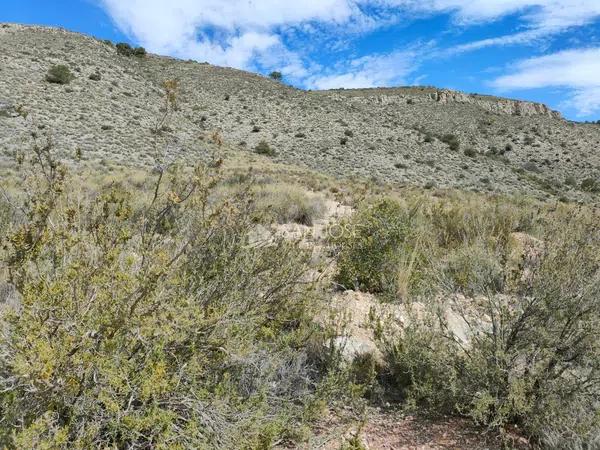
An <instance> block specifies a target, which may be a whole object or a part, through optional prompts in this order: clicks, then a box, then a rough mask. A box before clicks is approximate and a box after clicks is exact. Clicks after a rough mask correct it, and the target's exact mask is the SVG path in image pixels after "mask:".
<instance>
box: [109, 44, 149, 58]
mask: <svg viewBox="0 0 600 450" xmlns="http://www.w3.org/2000/svg"><path fill="white" fill-rule="evenodd" d="M115 47H116V49H117V53H118V54H119V55H122V56H137V57H139V58H143V57H144V56H146V49H145V48H144V47H135V48H134V47H132V46H131V45H129V44H128V43H126V42H119V43H118V44H117V45H116V46H115Z"/></svg>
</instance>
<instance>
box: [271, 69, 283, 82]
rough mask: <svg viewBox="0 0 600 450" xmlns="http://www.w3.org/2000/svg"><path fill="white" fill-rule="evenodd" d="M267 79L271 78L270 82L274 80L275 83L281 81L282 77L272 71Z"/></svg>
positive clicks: (279, 73)
mask: <svg viewBox="0 0 600 450" xmlns="http://www.w3.org/2000/svg"><path fill="white" fill-rule="evenodd" d="M269 78H271V79H272V80H275V81H281V80H282V78H283V75H282V74H281V72H278V71H273V72H271V73H270V74H269Z"/></svg>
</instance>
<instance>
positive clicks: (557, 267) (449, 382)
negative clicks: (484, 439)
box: [378, 206, 600, 448]
mask: <svg viewBox="0 0 600 450" xmlns="http://www.w3.org/2000/svg"><path fill="white" fill-rule="evenodd" d="M424 208H425V210H429V211H430V213H428V214H427V215H428V217H429V219H428V220H427V221H426V222H425V224H424V226H421V229H423V230H431V232H430V233H431V234H429V237H428V238H425V239H427V242H428V243H429V245H428V247H429V250H428V257H427V258H426V260H427V261H429V262H430V263H429V264H428V268H427V275H428V276H427V282H428V283H429V284H431V285H433V286H435V289H433V290H432V292H431V293H430V295H426V296H424V297H420V298H419V299H418V302H415V303H413V306H414V307H413V308H412V310H413V311H415V313H414V314H412V315H409V317H408V319H407V322H406V326H405V327H404V329H403V330H402V333H401V334H400V335H399V334H398V333H393V332H391V331H390V332H387V331H385V330H384V331H383V332H382V331H381V330H380V331H379V333H378V336H380V337H381V339H382V349H383V351H384V353H385V354H386V355H387V357H386V358H387V362H388V368H389V372H388V376H389V380H390V383H391V385H390V386H388V387H389V388H390V389H392V390H393V391H395V393H396V394H400V396H401V397H402V398H404V400H405V401H406V405H407V406H409V407H413V408H416V409H420V410H423V409H425V410H427V411H429V412H431V413H435V414H460V415H467V416H470V417H471V418H472V419H473V420H474V421H475V422H477V423H479V424H482V425H486V426H489V427H492V428H498V427H506V426H508V425H515V426H517V427H519V429H520V430H521V431H522V432H523V433H525V434H527V435H528V436H530V437H531V438H533V439H534V440H538V441H540V442H543V443H545V444H546V445H549V446H551V447H552V448H593V446H594V445H596V444H597V442H598V441H597V439H598V436H600V363H598V361H599V359H598V358H599V356H600V328H598V326H597V323H598V321H599V320H600V303H599V302H598V298H600V256H599V255H600V226H599V225H598V224H599V223H600V222H598V220H597V216H596V215H595V213H593V212H589V211H585V210H579V209H571V208H569V207H567V206H561V207H560V208H559V211H558V212H555V211H546V212H543V213H541V212H540V210H539V209H538V210H537V213H536V212H534V211H536V209H535V208H531V209H529V208H525V207H523V206H521V207H519V208H516V207H513V209H515V210H520V209H523V212H522V213H519V214H517V215H516V216H514V214H513V217H512V218H510V219H509V218H508V217H505V214H506V211H505V212H504V213H502V212H501V211H496V212H495V213H494V215H495V216H496V217H495V218H493V219H492V220H489V221H488V220H485V221H483V220H482V219H484V217H485V214H486V213H485V212H484V211H483V210H482V211H480V212H479V213H478V214H477V216H478V217H470V218H469V216H468V215H467V214H465V213H466V211H465V209H464V207H463V208H462V209H461V210H460V211H457V212H458V213H459V215H458V216H455V215H454V214H452V215H450V216H448V215H445V214H442V211H444V210H443V209H436V208H433V209H431V207H427V206H426V207H424ZM529 214H541V216H540V217H538V218H537V220H536V221H537V223H539V224H543V228H541V229H540V230H539V232H540V237H541V238H542V239H541V240H540V241H539V242H543V243H544V244H543V249H539V250H538V251H537V252H536V253H534V254H533V255H534V256H532V255H530V256H528V258H534V260H527V262H524V263H523V264H527V265H528V266H527V267H528V268H525V267H522V266H520V268H519V270H520V271H523V272H522V273H521V275H519V277H520V278H519V280H520V281H519V283H518V286H517V287H515V285H514V284H512V283H507V280H508V279H509V277H510V276H511V274H510V273H509V272H508V268H507V266H505V265H504V262H505V261H506V259H507V254H508V252H509V249H510V246H508V244H507V240H506V238H505V236H506V235H507V233H510V232H511V230H513V229H515V228H516V229H523V228H522V227H523V225H525V224H526V223H527V222H522V223H523V225H520V226H517V225H516V224H517V223H518V222H519V221H521V220H523V219H526V217H527V216H528V215H529ZM519 216H521V218H520V219H519ZM451 217H455V218H458V217H462V220H455V219H452V220H451V221H450V220H449V219H450V218H451ZM431 220H434V222H433V223H432V222H431ZM486 221H487V222H488V224H486V223H485V222H486ZM451 223H452V224H454V225H450V224H451ZM471 224H472V225H473V227H471ZM457 226H458V227H457ZM565 229H568V230H569V234H568V235H565V234H564V230H565ZM444 230H446V231H444ZM448 232H450V233H448ZM432 234H433V236H432ZM435 235H437V236H438V239H437V244H433V243H434V242H435V241H436V239H435V238H434V236H435ZM444 236H448V237H447V238H446V237H444ZM451 236H452V237H451ZM409 237H410V235H409ZM441 237H443V239H440V238H441ZM450 237H451V238H450ZM409 243H410V239H409ZM436 245H439V246H441V247H440V248H439V249H438V250H436V249H435V247H436ZM444 248H445V250H442V249H444ZM458 294H464V296H460V295H458ZM465 296H466V297H465ZM410 310H411V308H410V307H409V311H410ZM457 327H458V328H457ZM457 329H459V330H460V331H457ZM575 442H578V443H579V444H578V445H579V447H569V446H567V443H575Z"/></svg>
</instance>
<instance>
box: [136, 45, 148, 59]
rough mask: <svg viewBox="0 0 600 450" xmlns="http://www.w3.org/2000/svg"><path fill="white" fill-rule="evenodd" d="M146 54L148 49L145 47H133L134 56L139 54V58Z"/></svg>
mask: <svg viewBox="0 0 600 450" xmlns="http://www.w3.org/2000/svg"><path fill="white" fill-rule="evenodd" d="M146 54H147V53H146V49H145V48H144V47H136V48H134V49H133V56H137V57H138V58H143V57H144V56H146Z"/></svg>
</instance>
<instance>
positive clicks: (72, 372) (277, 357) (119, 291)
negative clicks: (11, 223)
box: [0, 146, 342, 449]
mask: <svg viewBox="0 0 600 450" xmlns="http://www.w3.org/2000/svg"><path fill="white" fill-rule="evenodd" d="M35 152H36V155H35V156H36V157H35V158H31V159H29V158H28V159H27V161H30V160H34V161H39V163H40V164H41V167H37V166H36V167H35V168H34V169H36V170H33V171H32V172H31V173H34V174H35V173H37V174H38V176H35V177H31V176H30V177H29V178H27V179H28V183H27V186H28V187H29V188H30V190H29V194H30V196H28V197H27V203H25V204H23V205H22V207H23V208H24V209H23V216H22V217H21V219H20V220H19V221H17V222H16V223H15V227H14V229H13V230H12V231H11V232H10V234H9V235H8V236H6V239H4V238H5V236H2V238H3V239H2V242H3V245H6V253H3V254H2V256H6V258H4V260H3V264H5V267H8V268H10V273H11V278H10V282H11V284H12V285H13V286H14V287H15V288H16V290H17V291H18V292H19V294H20V298H21V301H20V303H21V305H20V308H19V309H18V310H16V309H15V310H10V311H6V310H4V309H3V310H2V311H0V322H1V323H0V331H1V332H2V336H1V337H0V356H1V357H0V411H1V415H2V421H1V422H0V447H3V448H5V447H6V448H74V449H87V448H154V447H156V448H160V447H164V448H166V447H173V448H248V449H249V448H271V447H272V446H273V445H274V444H275V442H278V441H281V440H286V441H289V439H291V437H292V436H294V435H296V430H297V429H298V428H300V429H301V428H302V427H303V424H304V423H306V421H307V420H311V418H314V417H315V413H316V411H318V408H317V407H316V405H321V404H323V402H324V401H326V399H327V398H328V396H329V395H339V393H340V392H341V390H340V388H341V387H342V384H340V383H338V384H336V386H335V388H336V391H335V394H331V392H332V391H331V389H329V388H328V389H325V388H321V384H320V381H319V380H320V379H321V374H323V373H324V372H322V370H323V368H322V366H321V365H320V364H321V362H320V360H319V359H317V358H315V357H313V356H311V355H314V354H315V351H314V350H313V348H320V347H321V346H322V342H323V340H322V337H319V336H321V333H320V331H319V330H318V329H317V328H316V327H315V326H314V325H313V323H314V322H313V318H314V314H315V313H314V312H313V311H314V308H315V307H316V306H317V303H315V302H317V301H318V300H319V294H318V291H317V290H315V289H313V287H314V286H313V287H311V285H307V284H306V278H305V273H306V271H307V270H308V258H309V254H308V253H307V252H305V251H302V250H301V249H299V248H298V247H297V246H296V245H295V244H293V243H289V242H288V243H286V242H284V241H277V242H275V243H274V245H269V246H253V245H248V244H249V236H250V234H251V231H252V230H253V228H254V226H255V225H254V211H253V209H252V205H254V204H255V203H254V202H253V201H252V198H251V196H250V193H249V192H248V191H247V190H243V191H240V192H239V193H237V194H236V195H233V196H230V197H229V198H227V199H224V200H218V199H217V198H215V197H214V195H213V194H214V193H213V191H214V187H215V186H216V185H217V183H218V181H219V176H218V174H216V173H214V172H213V171H212V170H211V169H208V168H205V167H202V166H201V167H198V168H196V169H195V170H194V171H193V172H192V171H186V172H179V171H177V170H176V169H175V168H173V169H171V170H170V171H169V172H164V173H163V172H159V173H156V174H154V177H155V179H156V180H157V181H156V183H155V186H154V187H149V190H148V191H147V192H146V191H129V190H128V189H126V188H124V187H122V186H121V185H119V184H118V183H110V184H109V185H107V186H106V187H104V188H101V189H99V191H98V192H89V193H88V192H86V190H85V189H82V188H81V186H79V185H73V184H71V183H75V181H67V180H70V179H69V178H68V177H67V175H66V171H65V169H64V168H63V167H62V166H61V165H60V164H58V163H57V162H56V161H54V160H53V159H52V157H51V156H50V155H49V154H48V153H47V152H46V150H45V147H44V148H42V147H37V146H36V148H35ZM28 173H29V172H28ZM42 174H43V175H42ZM149 176H150V175H149ZM24 186H25V184H24ZM337 379H338V380H341V378H337ZM323 382H324V383H325V382H327V383H329V381H327V378H324V379H323Z"/></svg>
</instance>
